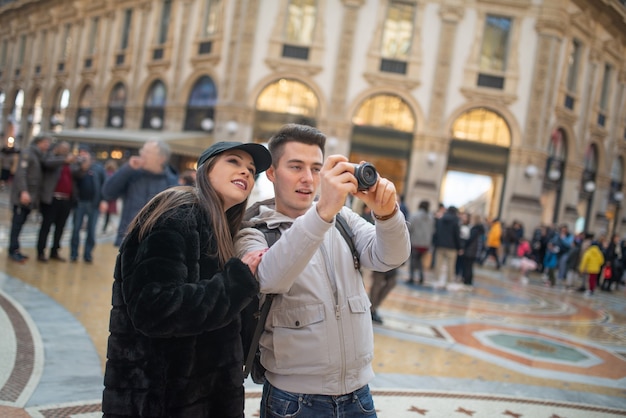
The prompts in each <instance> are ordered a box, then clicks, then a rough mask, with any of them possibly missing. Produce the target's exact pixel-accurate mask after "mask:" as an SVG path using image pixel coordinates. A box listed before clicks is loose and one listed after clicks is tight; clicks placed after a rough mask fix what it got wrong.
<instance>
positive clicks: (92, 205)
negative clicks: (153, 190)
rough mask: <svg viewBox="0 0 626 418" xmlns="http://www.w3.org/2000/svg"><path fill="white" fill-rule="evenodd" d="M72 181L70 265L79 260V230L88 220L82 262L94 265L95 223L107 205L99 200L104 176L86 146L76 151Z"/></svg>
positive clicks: (100, 166)
mask: <svg viewBox="0 0 626 418" xmlns="http://www.w3.org/2000/svg"><path fill="white" fill-rule="evenodd" d="M71 171H72V177H73V178H74V184H75V187H76V190H75V193H74V194H73V196H74V200H75V201H74V213H73V218H72V219H73V222H72V238H71V240H70V261H72V262H75V261H77V259H78V247H79V244H80V230H81V229H82V226H83V222H84V221H85V219H86V220H87V236H86V237H85V248H84V250H83V260H84V261H85V262H86V263H91V262H92V261H93V255H92V252H93V249H94V247H95V245H96V223H97V222H98V215H99V214H100V211H101V210H102V211H105V210H106V206H107V205H106V201H105V200H104V199H102V185H103V184H104V181H105V180H106V173H105V171H104V167H103V166H102V164H100V163H98V162H97V161H95V159H94V157H93V156H92V155H91V150H90V148H89V146H87V145H81V146H80V147H79V148H78V158H77V161H76V162H75V163H74V164H72V167H71Z"/></svg>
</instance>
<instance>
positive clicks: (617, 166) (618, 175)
mask: <svg viewBox="0 0 626 418" xmlns="http://www.w3.org/2000/svg"><path fill="white" fill-rule="evenodd" d="M623 177H624V160H623V159H622V157H619V158H616V159H615V160H613V166H612V167H611V180H613V181H617V182H619V183H621V181H622V178H623Z"/></svg>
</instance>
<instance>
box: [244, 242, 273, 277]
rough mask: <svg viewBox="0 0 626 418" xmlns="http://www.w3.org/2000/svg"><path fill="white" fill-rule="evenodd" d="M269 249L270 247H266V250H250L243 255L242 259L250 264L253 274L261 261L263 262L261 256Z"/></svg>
mask: <svg viewBox="0 0 626 418" xmlns="http://www.w3.org/2000/svg"><path fill="white" fill-rule="evenodd" d="M267 250H269V248H265V249H264V250H256V251H250V252H249V253H247V254H245V255H244V256H243V257H241V261H243V263H244V264H246V265H247V266H248V268H249V269H250V271H251V272H252V274H253V275H255V274H256V269H257V267H259V263H260V262H261V257H263V254H265V253H266V252H267Z"/></svg>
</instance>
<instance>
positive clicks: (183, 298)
mask: <svg viewBox="0 0 626 418" xmlns="http://www.w3.org/2000/svg"><path fill="white" fill-rule="evenodd" d="M209 246H210V247H211V248H213V249H214V248H215V242H214V237H213V234H212V231H211V230H210V227H209V224H208V220H207V219H206V215H205V214H204V213H201V212H200V210H199V209H198V208H195V207H194V208H187V207H185V208H182V209H180V208H179V209H177V212H176V214H175V216H173V217H170V218H169V219H167V220H166V221H164V222H160V223H158V224H157V225H156V227H155V228H154V229H153V230H152V231H151V232H150V234H149V235H148V236H146V237H145V238H144V239H143V240H142V241H141V242H138V240H137V234H136V232H134V231H133V232H131V233H129V235H128V236H127V237H126V239H125V240H124V242H123V244H122V246H121V247H120V252H119V255H118V257H117V262H116V266H115V273H114V278H115V281H114V283H113V299H112V304H113V307H112V309H111V319H110V324H109V330H110V333H111V334H110V337H109V344H108V349H107V364H106V371H105V377H104V385H105V389H104V394H103V402H102V409H103V412H104V415H105V416H108V417H114V416H137V417H139V416H150V417H165V416H167V417H176V416H185V417H220V418H222V417H241V416H243V404H244V391H243V375H242V365H243V349H242V343H241V338H240V334H239V332H240V327H241V323H240V317H239V313H240V311H241V310H242V309H243V308H244V307H245V306H246V305H247V304H248V303H249V302H250V301H251V299H252V297H253V296H254V295H256V294H257V292H258V284H257V282H256V280H255V278H254V277H253V276H252V274H251V272H250V270H249V269H248V267H247V266H246V265H245V264H243V263H242V262H241V261H240V260H239V259H237V258H233V259H231V260H229V261H228V263H227V264H226V266H225V268H224V269H223V270H219V268H218V263H217V259H216V258H215V257H213V256H211V257H209V256H207V252H208V250H209Z"/></svg>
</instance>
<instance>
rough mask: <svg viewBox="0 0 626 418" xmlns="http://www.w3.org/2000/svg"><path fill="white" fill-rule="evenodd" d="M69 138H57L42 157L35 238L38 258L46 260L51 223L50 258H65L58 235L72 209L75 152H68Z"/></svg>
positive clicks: (42, 260) (60, 259)
mask: <svg viewBox="0 0 626 418" xmlns="http://www.w3.org/2000/svg"><path fill="white" fill-rule="evenodd" d="M70 151H71V147H70V144H69V142H67V141H61V142H58V143H57V144H56V145H55V146H54V147H53V148H52V149H50V150H49V151H48V153H47V155H46V157H45V158H44V160H43V167H44V173H43V181H42V184H41V205H40V208H39V211H40V212H41V224H40V226H39V237H38V238H37V261H39V262H42V263H47V262H48V258H47V257H46V247H47V245H48V235H49V233H50V229H52V227H53V226H54V233H53V235H52V246H51V247H50V259H51V260H56V261H61V262H65V261H67V259H66V258H65V257H61V254H60V251H61V238H62V237H63V231H64V230H65V224H66V223H67V218H69V216H70V213H71V212H72V206H73V204H74V199H76V194H75V187H76V186H75V184H74V178H73V174H72V167H71V164H72V163H73V162H74V161H75V160H76V156H75V155H74V154H72V153H70Z"/></svg>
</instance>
